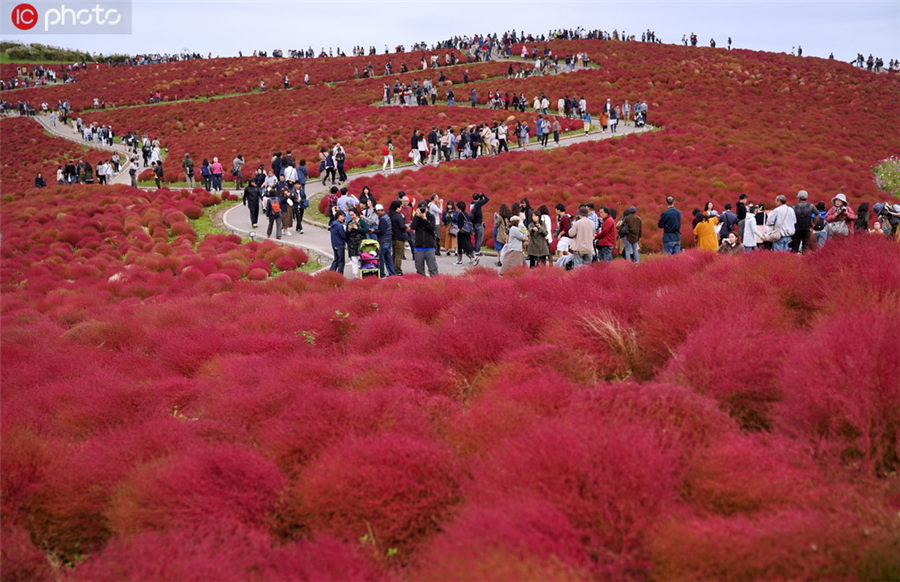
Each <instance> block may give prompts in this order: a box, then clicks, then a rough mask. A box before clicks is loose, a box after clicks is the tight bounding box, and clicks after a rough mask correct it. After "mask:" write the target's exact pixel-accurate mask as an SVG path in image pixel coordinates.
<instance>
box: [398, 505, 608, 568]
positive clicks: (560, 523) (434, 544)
mask: <svg viewBox="0 0 900 582" xmlns="http://www.w3.org/2000/svg"><path fill="white" fill-rule="evenodd" d="M416 562H417V568H416V572H415V575H414V578H415V579H418V580H508V581H510V582H514V581H519V580H585V579H588V578H590V576H589V575H588V566H589V564H590V559H589V557H588V553H587V550H586V549H585V548H584V547H583V546H582V545H581V540H580V539H579V537H578V531H577V530H576V528H575V527H574V526H573V525H572V522H571V521H570V520H569V519H568V518H567V517H566V516H565V515H564V514H563V513H562V512H561V511H560V510H559V509H557V508H556V507H554V506H553V505H551V504H550V503H547V502H546V501H542V500H539V499H505V500H502V501H501V502H499V503H496V504H495V503H489V504H478V503H475V504H473V505H470V506H467V507H466V508H464V509H463V510H462V511H461V513H460V515H459V516H458V517H457V518H456V519H454V520H453V522H451V523H449V524H447V526H446V527H445V528H444V531H443V532H442V533H441V534H440V535H438V536H436V537H435V538H433V540H432V541H431V542H430V543H429V544H428V547H427V548H426V549H425V550H424V551H423V553H422V555H421V557H420V558H418V559H417V560H416Z"/></svg>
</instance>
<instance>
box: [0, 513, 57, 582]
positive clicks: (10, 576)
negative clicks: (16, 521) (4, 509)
mask: <svg viewBox="0 0 900 582" xmlns="http://www.w3.org/2000/svg"><path fill="white" fill-rule="evenodd" d="M4 521H9V516H5V517H4ZM0 560H2V563H3V581H4V582H45V581H46V582H51V581H53V580H56V579H57V578H56V575H55V574H54V572H53V568H52V567H51V566H50V562H49V561H48V560H47V556H45V555H44V554H43V553H42V552H41V551H40V550H38V549H37V548H36V547H34V544H33V543H31V539H30V538H29V535H28V531H27V530H25V529H24V528H22V527H19V526H16V525H10V524H8V523H4V524H3V528H2V529H0Z"/></svg>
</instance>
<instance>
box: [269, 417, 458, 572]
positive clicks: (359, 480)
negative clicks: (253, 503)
mask: <svg viewBox="0 0 900 582" xmlns="http://www.w3.org/2000/svg"><path fill="white" fill-rule="evenodd" d="M460 479H461V474H460V472H459V468H458V466H457V463H456V462H455V460H454V459H453V458H452V456H451V454H450V452H449V450H447V448H446V447H444V446H441V445H439V444H437V443H435V442H432V441H429V440H425V439H422V438H413V437H409V436H406V435H403V434H382V435H376V436H373V437H369V438H360V439H350V440H348V441H346V442H344V443H342V444H339V445H337V446H335V447H333V448H331V449H329V450H328V451H325V452H323V454H322V456H321V457H320V458H319V459H318V460H316V461H315V462H313V463H312V464H310V465H309V466H308V467H307V468H306V469H305V470H304V471H303V472H302V473H301V474H300V476H299V478H298V479H297V481H296V482H295V483H294V485H293V486H292V487H291V488H290V491H289V493H288V495H287V500H286V502H287V505H288V513H289V514H290V516H291V521H290V523H289V526H294V527H304V528H308V529H309V531H311V532H313V533H316V534H322V533H326V534H331V535H335V536H340V537H343V538H345V539H348V540H358V539H359V538H361V537H363V536H369V538H367V539H369V540H370V541H371V542H372V543H373V544H374V545H375V548H376V551H377V552H379V553H380V554H381V555H385V552H387V551H388V550H390V549H392V548H396V549H400V550H402V551H403V552H404V553H403V554H401V559H403V558H405V557H406V552H408V551H409V550H410V549H411V548H412V547H413V546H414V545H415V544H417V543H420V542H421V541H423V540H424V539H425V538H426V537H428V536H429V535H430V534H432V533H434V532H435V531H437V529H438V528H439V527H440V524H441V522H442V521H443V519H444V518H445V516H446V515H447V512H448V510H449V509H450V508H451V507H452V506H453V505H454V504H455V503H457V501H458V500H459V487H460Z"/></svg>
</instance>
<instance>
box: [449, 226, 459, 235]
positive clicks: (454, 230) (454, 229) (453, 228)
mask: <svg viewBox="0 0 900 582" xmlns="http://www.w3.org/2000/svg"><path fill="white" fill-rule="evenodd" d="M458 234H459V226H457V225H455V224H451V225H450V236H456V235H458Z"/></svg>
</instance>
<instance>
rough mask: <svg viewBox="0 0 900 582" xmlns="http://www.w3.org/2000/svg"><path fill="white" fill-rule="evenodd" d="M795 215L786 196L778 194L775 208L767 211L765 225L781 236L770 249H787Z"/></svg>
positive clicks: (794, 228)
mask: <svg viewBox="0 0 900 582" xmlns="http://www.w3.org/2000/svg"><path fill="white" fill-rule="evenodd" d="M796 224H797V215H796V214H795V213H794V209H793V208H791V207H790V206H788V203H787V197H786V196H784V195H782V194H779V195H778V196H776V197H775V209H774V210H772V212H770V213H769V218H768V219H766V226H768V227H769V228H772V229H774V230H777V231H778V232H779V233H780V234H781V238H779V239H778V240H776V241H774V242H773V244H772V250H775V251H779V252H783V251H786V250H789V248H790V245H791V239H792V238H793V236H794V232H795V231H796Z"/></svg>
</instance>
